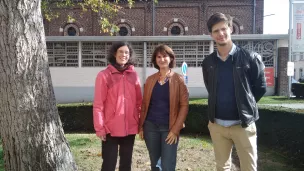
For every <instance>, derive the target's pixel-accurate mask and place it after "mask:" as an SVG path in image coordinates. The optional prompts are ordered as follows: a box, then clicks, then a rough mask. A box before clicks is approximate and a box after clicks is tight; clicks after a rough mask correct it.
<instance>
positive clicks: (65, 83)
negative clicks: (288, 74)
mask: <svg viewBox="0 0 304 171" xmlns="http://www.w3.org/2000/svg"><path fill="white" fill-rule="evenodd" d="M103 69H104V68H59V67H51V68H50V70H51V76H52V82H53V87H54V91H55V96H56V100H57V103H71V102H92V101H93V97H94V84H95V78H96V75H97V73H98V72H99V71H101V70H103ZM135 70H136V71H137V73H138V75H139V77H140V79H141V84H142V85H143V84H144V82H145V78H146V77H148V76H149V75H151V74H153V73H155V72H157V70H156V69H154V68H147V71H146V72H144V71H143V68H135ZM173 71H175V72H177V73H181V71H180V68H175V69H173ZM143 73H147V74H146V76H145V75H143ZM188 74H189V76H188V89H189V92H190V97H191V98H202V97H204V98H207V96H208V93H207V90H206V88H205V85H204V80H203V74H202V69H201V68H188ZM273 94H274V88H271V87H269V88H268V89H267V95H273Z"/></svg>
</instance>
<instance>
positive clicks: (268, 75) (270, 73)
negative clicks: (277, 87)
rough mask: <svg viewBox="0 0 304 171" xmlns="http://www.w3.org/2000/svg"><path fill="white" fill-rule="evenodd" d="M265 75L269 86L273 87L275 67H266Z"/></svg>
mask: <svg viewBox="0 0 304 171" xmlns="http://www.w3.org/2000/svg"><path fill="white" fill-rule="evenodd" d="M265 77H266V83H267V87H273V86H274V67H267V68H265Z"/></svg>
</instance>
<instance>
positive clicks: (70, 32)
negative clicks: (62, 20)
mask: <svg viewBox="0 0 304 171" xmlns="http://www.w3.org/2000/svg"><path fill="white" fill-rule="evenodd" d="M76 33H77V32H76V29H75V28H74V27H69V28H68V36H76Z"/></svg>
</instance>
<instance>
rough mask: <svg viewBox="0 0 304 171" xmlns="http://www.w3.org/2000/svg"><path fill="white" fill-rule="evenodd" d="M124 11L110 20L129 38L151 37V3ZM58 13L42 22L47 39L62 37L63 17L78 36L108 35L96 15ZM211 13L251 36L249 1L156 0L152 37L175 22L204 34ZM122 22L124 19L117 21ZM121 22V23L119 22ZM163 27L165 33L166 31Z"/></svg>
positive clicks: (259, 4) (259, 3) (259, 13)
mask: <svg viewBox="0 0 304 171" xmlns="http://www.w3.org/2000/svg"><path fill="white" fill-rule="evenodd" d="M263 3H264V0H256V28H255V29H256V31H257V33H262V32H263V15H264V14H263V6H264V5H263ZM121 5H122V6H125V7H126V8H125V9H123V10H122V11H121V12H120V13H119V15H118V16H117V17H116V18H114V19H113V21H112V22H114V23H116V24H127V25H128V26H130V28H134V29H133V31H131V35H132V36H152V35H153V34H152V32H153V30H152V12H153V8H152V7H153V5H152V2H151V1H140V2H136V5H135V6H134V7H133V8H132V9H129V8H128V7H127V5H126V4H123V3H122V4H121ZM54 10H55V11H60V13H61V15H60V17H59V18H57V19H54V20H52V21H51V22H47V21H45V31H46V35H47V36H63V35H64V33H63V32H60V28H62V29H64V27H65V26H66V25H67V24H70V23H68V22H67V15H71V16H73V18H75V19H76V22H75V23H74V24H75V25H77V26H78V27H81V28H82V29H83V31H82V32H79V35H80V36H106V35H109V34H105V33H100V28H99V25H98V21H97V15H96V13H94V12H91V11H88V12H86V13H83V14H82V11H81V9H80V8H78V7H74V8H72V9H68V10H59V9H54ZM214 12H223V13H227V14H230V15H231V16H233V17H234V18H235V21H236V25H237V26H238V27H241V28H240V29H239V30H240V34H250V33H253V28H252V26H253V0H229V1H228V0H187V1H185V0H175V1H173V0H159V1H158V3H157V4H156V5H155V35H161V36H165V35H168V32H170V25H171V24H174V22H177V23H179V24H180V25H181V26H182V27H183V28H182V29H183V30H182V31H183V33H185V35H202V34H208V31H207V28H206V22H207V20H208V18H209V16H210V15H212V14H213V13H214ZM121 19H124V20H121ZM174 19H178V20H174ZM122 21H123V22H122ZM166 28H167V30H166Z"/></svg>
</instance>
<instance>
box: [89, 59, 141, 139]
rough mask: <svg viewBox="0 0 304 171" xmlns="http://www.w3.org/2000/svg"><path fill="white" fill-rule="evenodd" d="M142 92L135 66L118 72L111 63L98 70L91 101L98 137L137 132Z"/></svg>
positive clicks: (120, 135) (119, 135)
mask: <svg viewBox="0 0 304 171" xmlns="http://www.w3.org/2000/svg"><path fill="white" fill-rule="evenodd" d="M141 102H142V94H141V88H140V81H139V78H138V75H137V73H136V72H135V70H134V66H132V65H131V66H129V68H128V69H126V70H125V71H124V72H119V71H118V70H117V69H116V68H115V67H114V66H112V65H108V67H107V68H106V69H105V70H103V71H100V72H99V73H98V75H97V78H96V82H95V93H94V102H93V119H94V128H95V131H96V135H97V136H101V135H106V134H111V136H115V137H124V136H127V135H131V134H137V133H138V125H139V116H140V111H141V109H140V108H141Z"/></svg>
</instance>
